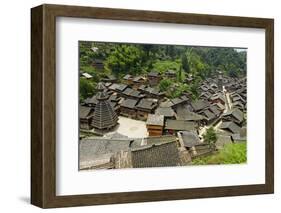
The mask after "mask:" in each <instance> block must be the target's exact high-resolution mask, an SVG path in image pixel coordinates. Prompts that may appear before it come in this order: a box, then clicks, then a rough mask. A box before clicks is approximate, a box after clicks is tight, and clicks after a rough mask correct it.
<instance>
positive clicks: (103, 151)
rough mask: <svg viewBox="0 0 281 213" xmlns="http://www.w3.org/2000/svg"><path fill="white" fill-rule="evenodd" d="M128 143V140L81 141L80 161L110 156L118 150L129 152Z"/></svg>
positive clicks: (99, 139) (96, 139)
mask: <svg viewBox="0 0 281 213" xmlns="http://www.w3.org/2000/svg"><path fill="white" fill-rule="evenodd" d="M130 143H131V140H130V139H105V138H91V139H82V140H81V141H80V143H79V156H80V161H91V160H94V159H97V158H99V156H104V155H109V156H111V155H113V154H114V153H116V152H118V151H120V150H124V151H126V150H129V146H130Z"/></svg>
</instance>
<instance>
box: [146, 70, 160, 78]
mask: <svg viewBox="0 0 281 213" xmlns="http://www.w3.org/2000/svg"><path fill="white" fill-rule="evenodd" d="M147 76H149V77H158V76H160V75H159V73H158V72H156V71H152V72H150V73H148V74H147Z"/></svg>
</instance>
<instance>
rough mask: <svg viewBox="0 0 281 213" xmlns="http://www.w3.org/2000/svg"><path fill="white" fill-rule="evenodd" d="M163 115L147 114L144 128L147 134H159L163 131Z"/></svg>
mask: <svg viewBox="0 0 281 213" xmlns="http://www.w3.org/2000/svg"><path fill="white" fill-rule="evenodd" d="M163 127H164V116H163V115H157V114H148V116H147V121H146V128H147V131H148V134H149V136H160V135H162V133H163Z"/></svg>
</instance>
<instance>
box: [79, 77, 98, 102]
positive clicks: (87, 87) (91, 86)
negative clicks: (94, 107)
mask: <svg viewBox="0 0 281 213" xmlns="http://www.w3.org/2000/svg"><path fill="white" fill-rule="evenodd" d="M95 87H96V85H95V83H93V82H91V81H90V80H87V79H85V78H80V85H79V89H80V91H79V92H80V93H79V94H80V102H82V101H83V100H85V99H86V98H88V97H91V96H92V95H93V94H94V93H95Z"/></svg>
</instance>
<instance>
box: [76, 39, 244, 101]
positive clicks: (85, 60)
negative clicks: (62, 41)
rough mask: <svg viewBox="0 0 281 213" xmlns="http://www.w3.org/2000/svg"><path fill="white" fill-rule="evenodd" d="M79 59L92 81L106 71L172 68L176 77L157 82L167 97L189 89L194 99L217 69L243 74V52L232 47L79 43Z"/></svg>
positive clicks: (119, 74)
mask: <svg viewBox="0 0 281 213" xmlns="http://www.w3.org/2000/svg"><path fill="white" fill-rule="evenodd" d="M79 59H80V61H79V63H80V71H82V72H87V73H89V74H91V75H92V76H93V79H92V80H91V81H93V82H98V81H99V80H100V79H101V78H102V77H103V76H104V75H106V74H113V75H114V76H116V77H117V78H118V79H121V78H122V77H123V76H124V75H125V74H132V75H142V74H146V73H148V72H150V71H152V70H154V71H157V72H159V73H162V74H163V73H165V72H166V71H167V70H174V71H175V72H176V76H177V77H176V78H175V79H169V81H167V79H164V80H162V81H161V83H160V84H159V88H160V90H162V91H166V92H167V95H168V96H170V97H177V96H179V95H181V94H182V93H183V92H190V93H191V94H192V95H193V97H194V98H197V97H198V94H197V88H198V85H199V83H200V82H201V81H202V80H204V79H205V78H207V77H211V76H215V77H216V76H217V72H216V71H217V70H222V71H223V72H224V73H225V74H226V75H229V76H232V77H237V76H243V75H245V74H246V51H244V50H241V49H240V50H237V49H235V48H211V47H190V46H176V45H151V44H124V43H123V44H118V43H102V42H79ZM96 59H100V60H102V61H103V63H104V71H103V72H100V71H99V72H98V71H97V70H95V68H94V67H93V66H92V64H93V61H94V60H96ZM187 76H192V78H193V81H192V82H190V83H187V82H185V81H184V80H185V78H186V77H187ZM89 83H92V82H89ZM81 86H86V83H83V84H82V85H80V87H81ZM87 87H88V86H87ZM83 90H84V89H83ZM85 90H87V89H85Z"/></svg>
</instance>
